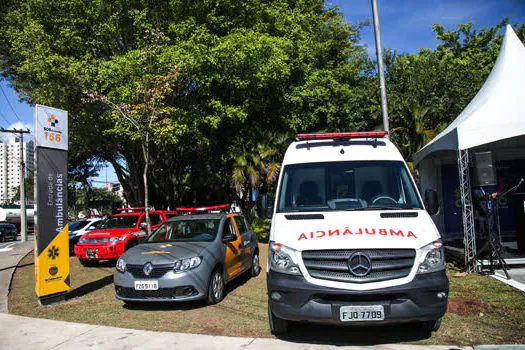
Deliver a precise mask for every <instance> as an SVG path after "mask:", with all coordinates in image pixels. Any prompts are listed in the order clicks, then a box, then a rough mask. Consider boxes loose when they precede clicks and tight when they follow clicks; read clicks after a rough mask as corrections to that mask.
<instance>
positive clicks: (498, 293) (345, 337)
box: [9, 244, 525, 346]
mask: <svg viewBox="0 0 525 350" xmlns="http://www.w3.org/2000/svg"><path fill="white" fill-rule="evenodd" d="M267 252H268V247H267V244H260V253H261V265H262V268H263V270H262V272H261V274H260V275H259V276H258V277H256V278H249V277H248V276H241V277H239V278H238V279H237V280H235V281H233V282H231V283H230V284H229V285H228V286H227V290H228V294H227V295H226V297H225V299H224V300H223V301H222V302H221V303H219V304H217V305H213V306H207V305H206V304H205V303H204V302H185V303H139V304H136V305H131V306H128V305H126V304H124V303H123V302H122V301H119V300H117V299H116V298H115V296H114V287H113V266H111V264H105V265H101V266H97V267H84V266H82V265H80V263H79V262H78V259H76V258H75V257H71V258H70V270H71V283H72V285H71V291H70V293H69V297H68V300H66V301H65V302H61V303H57V304H52V305H50V306H45V307H41V306H38V301H37V298H36V295H35V292H34V286H35V280H34V265H33V254H29V255H28V256H26V257H25V258H24V259H23V260H22V261H21V262H20V264H19V266H18V268H17V269H16V271H15V274H14V277H13V282H12V286H11V293H10V294H9V313H12V314H16V315H22V316H30V317H38V318H48V319H54V320H63V321H72V322H82V323H89V324H99V325H106V326H114V327H124V328H134V329H147V330H154V331H171V332H184V333H196V334H212V335H226V336H249V337H271V334H270V331H269V327H268V320H267V296H266V280H265V279H266V271H265V267H266V259H267ZM456 272H457V270H456V269H454V267H453V266H449V268H448V274H449V279H450V299H449V311H448V312H447V313H446V314H445V316H444V318H443V323H442V326H441V329H440V330H439V331H438V332H435V333H432V334H430V333H421V331H419V330H417V329H416V327H411V326H391V327H386V326H381V327H346V328H341V327H326V326H319V325H306V324H302V325H294V327H292V329H291V332H290V335H289V337H288V339H289V340H292V341H294V340H295V341H300V342H310V343H318V344H345V345H348V344H356V345H359V344H363V345H367V344H383V343H396V342H402V343H412V344H448V345H451V344H453V345H457V346H466V345H477V344H512V343H525V293H522V292H520V291H518V290H516V289H514V288H512V287H509V286H507V285H505V284H503V283H501V282H499V281H497V280H495V279H493V278H491V277H489V276H481V275H477V274H470V275H467V276H464V277H454V275H455V274H456ZM342 330H343V331H342Z"/></svg>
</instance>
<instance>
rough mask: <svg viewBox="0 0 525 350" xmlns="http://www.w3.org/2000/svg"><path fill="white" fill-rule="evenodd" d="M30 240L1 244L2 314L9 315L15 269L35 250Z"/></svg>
mask: <svg viewBox="0 0 525 350" xmlns="http://www.w3.org/2000/svg"><path fill="white" fill-rule="evenodd" d="M28 238H29V239H28V241H27V242H20V241H15V242H4V243H0V312H2V313H7V295H8V294H9V287H10V285H11V278H12V276H13V272H14V271H15V267H16V265H17V264H18V262H19V261H20V260H21V259H22V258H23V257H24V256H26V254H27V253H29V252H30V251H32V250H33V246H34V241H33V236H29V237H28ZM0 348H1V344H0Z"/></svg>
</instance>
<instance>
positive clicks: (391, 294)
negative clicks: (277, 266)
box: [267, 270, 449, 326]
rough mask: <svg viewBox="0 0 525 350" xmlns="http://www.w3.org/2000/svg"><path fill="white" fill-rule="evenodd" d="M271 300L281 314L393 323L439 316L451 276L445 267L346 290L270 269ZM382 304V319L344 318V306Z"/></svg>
mask: <svg viewBox="0 0 525 350" xmlns="http://www.w3.org/2000/svg"><path fill="white" fill-rule="evenodd" d="M267 277H268V278H267V284H268V296H269V298H268V300H269V303H270V308H271V311H272V313H273V314H274V315H275V316H277V317H278V318H281V319H285V320H289V321H296V322H314V323H326V324H335V325H342V324H344V325H354V326H358V325H367V324H376V325H380V324H393V323H406V322H424V321H432V320H437V319H439V318H440V317H442V316H443V315H444V314H445V311H446V309H447V301H448V285H449V283H448V279H447V276H446V274H445V270H443V271H439V272H434V273H428V274H422V275H416V277H415V278H414V279H413V280H412V281H411V282H410V283H407V284H404V285H400V286H395V287H388V288H382V289H374V290H365V291H362V290H359V291H357V290H346V289H337V288H328V287H323V286H318V285H314V284H311V283H309V282H307V281H306V280H305V279H304V277H302V276H292V275H287V274H282V273H278V272H275V271H272V270H270V272H269V273H268V276H267ZM348 306H351V307H352V306H355V307H364V309H366V308H367V307H369V308H370V307H371V308H372V309H373V308H378V307H379V308H380V306H382V310H383V313H384V314H383V319H382V320H359V321H351V322H348V321H346V320H345V321H342V320H341V315H342V311H343V310H341V308H342V307H343V308H344V307H348Z"/></svg>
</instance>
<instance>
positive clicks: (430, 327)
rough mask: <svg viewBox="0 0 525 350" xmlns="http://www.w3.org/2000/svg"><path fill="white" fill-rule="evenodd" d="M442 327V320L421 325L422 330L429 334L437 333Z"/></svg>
mask: <svg viewBox="0 0 525 350" xmlns="http://www.w3.org/2000/svg"><path fill="white" fill-rule="evenodd" d="M439 327H441V318H438V319H437V320H432V321H427V322H422V323H421V328H422V329H423V330H424V331H427V332H436V331H437V330H438V329H439Z"/></svg>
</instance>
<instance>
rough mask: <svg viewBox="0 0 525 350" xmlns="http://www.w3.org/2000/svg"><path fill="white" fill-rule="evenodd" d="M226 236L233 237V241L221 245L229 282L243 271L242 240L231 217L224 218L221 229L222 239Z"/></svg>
mask: <svg viewBox="0 0 525 350" xmlns="http://www.w3.org/2000/svg"><path fill="white" fill-rule="evenodd" d="M228 235H234V236H235V239H234V240H232V241H229V242H224V243H223V244H224V246H225V250H226V254H225V257H224V264H225V265H226V273H227V274H228V280H229V279H231V278H233V277H235V276H237V275H238V274H239V273H241V272H243V271H244V268H243V259H242V255H243V251H242V240H241V236H240V235H239V234H238V232H237V229H236V227H235V225H234V223H233V221H232V219H231V217H228V218H226V220H225V221H224V224H223V228H222V239H224V238H225V237H228Z"/></svg>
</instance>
